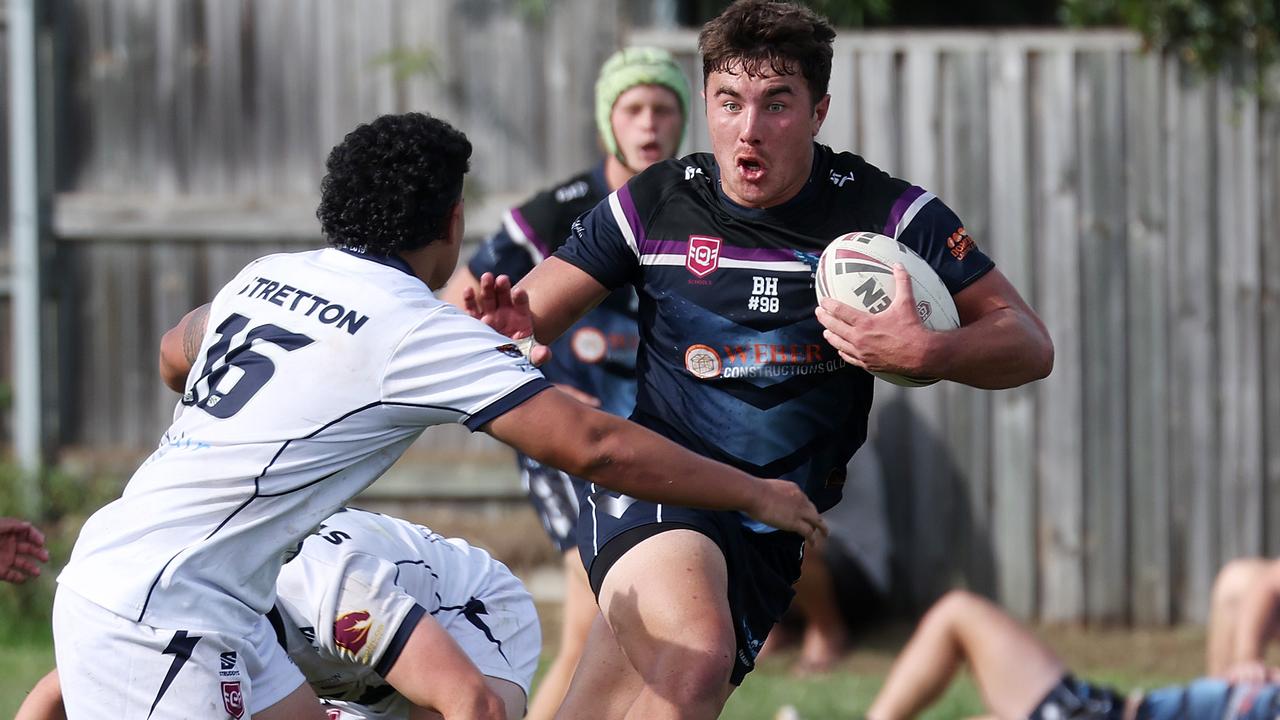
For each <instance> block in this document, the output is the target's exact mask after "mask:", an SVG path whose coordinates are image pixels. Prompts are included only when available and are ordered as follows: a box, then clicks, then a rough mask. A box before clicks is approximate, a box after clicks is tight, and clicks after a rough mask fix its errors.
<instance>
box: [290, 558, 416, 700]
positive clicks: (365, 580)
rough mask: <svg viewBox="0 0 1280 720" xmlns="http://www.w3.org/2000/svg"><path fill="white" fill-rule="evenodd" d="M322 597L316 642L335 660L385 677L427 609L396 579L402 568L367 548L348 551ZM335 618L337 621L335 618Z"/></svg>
mask: <svg viewBox="0 0 1280 720" xmlns="http://www.w3.org/2000/svg"><path fill="white" fill-rule="evenodd" d="M338 563H339V564H338V565H337V566H336V567H328V568H325V570H324V576H325V577H326V578H327V579H329V581H328V582H327V587H326V588H325V591H324V592H323V594H322V596H321V598H320V606H319V608H318V611H319V615H320V617H319V618H318V622H317V623H316V628H315V631H316V638H315V642H316V646H317V648H318V650H319V652H320V653H321V654H322V655H326V656H328V657H329V658H330V659H333V660H336V661H339V662H347V663H355V664H357V665H361V666H363V667H365V668H368V669H370V670H372V671H374V672H376V673H377V674H378V675H380V676H383V677H385V676H386V673H387V671H388V670H390V669H391V667H392V666H393V665H394V664H395V661H396V659H397V658H399V657H400V653H401V651H403V650H404V646H405V643H406V642H407V641H408V639H409V636H410V635H412V634H413V630H414V628H415V627H416V626H417V624H418V621H420V620H421V619H422V617H423V616H424V615H425V614H426V609H425V608H424V607H423V606H422V605H421V604H419V603H418V601H417V599H415V598H414V597H413V596H412V595H410V594H409V593H408V592H406V591H405V590H404V588H402V587H400V585H399V584H397V582H396V578H397V576H398V574H399V571H400V570H399V567H398V566H397V565H396V564H395V563H393V562H391V561H389V560H384V559H382V558H379V557H375V556H373V555H368V554H366V553H362V552H352V553H345V554H343V555H341V556H340V559H339V561H338ZM330 620H331V621H330Z"/></svg>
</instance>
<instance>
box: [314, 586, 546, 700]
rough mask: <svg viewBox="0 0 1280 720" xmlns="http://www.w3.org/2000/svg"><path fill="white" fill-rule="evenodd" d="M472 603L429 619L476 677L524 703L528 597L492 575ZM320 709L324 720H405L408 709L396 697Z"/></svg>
mask: <svg viewBox="0 0 1280 720" xmlns="http://www.w3.org/2000/svg"><path fill="white" fill-rule="evenodd" d="M477 599H478V600H479V602H480V605H479V606H477V605H469V606H463V607H454V608H450V607H442V608H440V610H439V611H438V612H437V613H436V614H435V615H434V617H435V619H436V621H437V622H439V623H440V625H441V626H442V627H444V629H445V631H446V632H448V633H449V636H450V637H452V638H453V639H454V641H456V642H457V643H458V645H459V646H460V647H461V648H462V651H463V652H465V653H466V654H467V657H468V658H470V659H471V662H472V663H473V664H475V666H476V668H477V669H479V670H480V673H481V674H482V675H487V676H489V677H493V678H498V679H500V680H506V681H508V682H511V683H514V684H516V685H518V686H520V688H521V689H522V690H524V694H525V698H528V697H529V686H530V684H532V682H533V674H534V672H535V671H536V670H537V669H538V656H539V654H540V653H541V652H542V630H541V628H540V626H539V625H538V611H537V609H536V608H535V607H534V604H533V598H532V596H530V595H529V591H528V590H526V589H525V587H524V585H523V584H522V583H521V582H520V580H519V579H517V578H516V577H515V576H514V575H512V574H511V573H510V572H503V573H495V574H494V576H493V582H491V583H490V584H489V585H488V586H487V587H486V588H485V589H484V591H483V592H482V593H479V597H478V598H477ZM481 607H482V608H483V610H482V611H480V609H481ZM325 706H326V708H327V710H328V713H329V720H406V719H407V718H408V717H409V711H410V710H411V708H412V705H411V703H410V702H409V701H408V700H406V699H405V697H404V696H403V695H401V694H399V693H391V694H389V695H388V696H387V697H385V698H383V699H382V700H380V701H378V702H375V703H371V704H368V705H360V704H357V703H354V702H344V701H341V700H326V701H325Z"/></svg>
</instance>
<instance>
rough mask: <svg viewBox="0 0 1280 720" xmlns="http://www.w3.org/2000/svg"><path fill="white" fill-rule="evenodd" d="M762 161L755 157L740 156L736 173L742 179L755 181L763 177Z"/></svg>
mask: <svg viewBox="0 0 1280 720" xmlns="http://www.w3.org/2000/svg"><path fill="white" fill-rule="evenodd" d="M764 173H765V167H764V163H762V162H760V161H759V160H758V159H756V158H750V157H740V158H738V174H739V175H741V176H742V179H743V180H746V181H748V182H757V181H759V180H760V179H761V178H763V177H764Z"/></svg>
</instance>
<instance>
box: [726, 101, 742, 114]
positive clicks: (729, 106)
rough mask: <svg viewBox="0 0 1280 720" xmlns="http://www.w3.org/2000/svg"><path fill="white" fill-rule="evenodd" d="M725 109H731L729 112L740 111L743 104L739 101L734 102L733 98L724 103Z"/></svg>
mask: <svg viewBox="0 0 1280 720" xmlns="http://www.w3.org/2000/svg"><path fill="white" fill-rule="evenodd" d="M724 109H725V110H727V111H729V112H738V111H739V110H741V109H742V106H741V105H739V104H738V103H736V102H733V101H732V100H730V101H726V102H725V104H724Z"/></svg>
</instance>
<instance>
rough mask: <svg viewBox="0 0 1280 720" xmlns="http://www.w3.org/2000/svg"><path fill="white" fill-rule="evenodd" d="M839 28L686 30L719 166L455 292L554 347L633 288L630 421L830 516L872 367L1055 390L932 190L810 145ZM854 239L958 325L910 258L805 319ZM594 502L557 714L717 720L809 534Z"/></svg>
mask: <svg viewBox="0 0 1280 720" xmlns="http://www.w3.org/2000/svg"><path fill="white" fill-rule="evenodd" d="M834 35H835V33H834V32H833V31H832V29H831V28H830V26H829V25H828V24H827V23H826V21H825V20H823V19H821V18H819V17H818V16H816V15H815V14H814V13H813V12H812V11H810V10H808V9H806V8H804V7H802V6H800V5H797V4H793V3H785V2H766V1H764V0H745V1H743V2H737V3H735V4H734V5H732V6H731V7H729V8H728V9H727V10H725V12H724V13H723V14H721V15H720V16H719V17H718V18H716V19H715V20H713V21H711V22H710V23H708V24H707V26H706V27H705V28H704V29H703V31H702V34H701V36H700V39H699V45H700V50H701V53H702V57H703V81H704V83H703V95H704V97H705V99H706V113H707V124H708V128H709V130H710V135H711V144H712V148H713V152H712V154H709V155H708V154H696V155H691V156H689V157H687V158H684V159H682V160H679V161H670V162H663V163H659V164H657V165H654V166H653V167H651V168H649V169H648V170H646V171H645V172H644V173H641V174H640V175H638V176H636V177H635V178H634V179H632V180H631V181H630V182H629V183H627V184H626V185H625V186H624V187H623V188H622V189H620V190H618V191H617V192H614V193H612V194H611V195H610V196H609V198H608V199H607V200H606V201H605V202H602V203H601V204H600V205H598V206H596V208H595V209H593V210H592V211H591V212H590V213H588V214H587V215H585V216H584V217H583V218H582V219H581V220H580V222H577V223H575V224H574V232H573V235H572V236H571V237H570V238H569V240H568V241H567V242H566V244H565V246H564V247H562V248H561V249H560V250H559V251H557V252H556V254H555V255H554V256H552V257H551V258H548V259H547V260H545V261H544V262H542V263H541V264H539V265H538V267H536V268H534V270H533V271H532V272H530V273H529V275H527V276H526V277H525V278H524V279H523V280H522V281H521V282H520V285H519V288H517V289H516V290H514V291H513V290H512V289H511V288H510V285H509V283H508V282H507V281H506V280H505V279H501V278H499V279H495V278H493V277H491V276H488V275H486V276H483V277H481V279H480V280H481V282H480V291H479V293H478V294H474V295H471V296H469V297H470V299H469V302H468V309H469V310H470V311H471V312H472V313H473V315H475V316H476V317H481V318H482V319H484V320H485V321H486V322H488V323H490V324H491V325H492V326H494V327H496V328H498V329H500V330H502V331H504V332H506V333H508V334H521V333H524V332H528V331H530V330H532V331H534V332H535V333H536V335H537V337H538V338H539V339H540V340H541V341H543V342H549V341H551V340H552V339H554V338H556V337H558V336H559V335H560V334H562V333H563V332H564V330H565V329H566V328H568V327H569V326H570V325H571V324H572V323H573V322H574V321H575V320H576V319H577V318H578V317H580V316H581V315H582V313H583V312H585V311H586V310H587V309H588V308H590V307H592V306H594V305H595V304H596V303H597V302H599V301H600V300H601V299H602V298H604V297H605V296H606V295H607V294H608V293H609V292H610V291H612V290H613V289H615V288H617V287H621V286H623V285H626V284H630V285H633V286H634V287H635V288H636V290H637V292H638V294H639V297H640V314H639V317H640V334H641V344H640V353H639V358H638V360H637V371H638V379H639V390H638V396H637V400H636V411H635V413H634V414H633V415H632V419H633V420H635V421H636V422H639V423H640V424H642V425H645V426H646V427H649V428H651V429H653V430H655V431H656V432H659V433H661V434H663V435H665V436H666V437H669V438H672V439H674V440H676V441H677V442H679V443H681V444H682V445H684V446H685V447H688V448H690V449H692V450H695V451H696V452H698V453H700V454H703V455H705V456H707V457H712V458H716V459H718V460H721V461H724V462H726V463H728V464H731V465H734V466H736V467H738V468H742V469H749V470H750V471H754V472H763V473H766V474H776V475H780V476H781V477H784V478H787V479H790V480H792V481H793V482H795V483H796V484H797V485H798V486H800V487H802V488H804V490H805V492H806V493H807V494H808V495H809V496H810V497H811V498H813V500H814V501H815V503H817V504H818V505H819V507H821V508H826V507H830V506H831V505H832V504H834V503H835V502H836V500H837V499H838V498H839V497H840V486H841V483H842V481H843V477H842V475H841V471H842V469H843V468H844V466H845V463H846V462H847V461H848V459H849V457H850V455H851V454H852V453H853V451H854V450H856V449H857V447H858V446H859V445H860V444H862V442H863V440H864V437H865V433H866V421H867V414H868V411H869V409H870V405H871V393H872V377H871V375H870V374H868V373H866V372H864V371H863V368H865V369H869V370H887V371H892V372H898V373H904V374H908V375H917V376H920V375H925V376H931V377H941V378H946V379H949V380H954V381H958V382H964V383H967V384H970V385H975V386H979V387H993V388H994V387H1011V386H1015V385H1019V384H1022V383H1026V382H1030V381H1032V380H1035V379H1037V378H1040V377H1043V376H1045V375H1046V374H1047V373H1048V372H1049V370H1050V367H1051V365H1052V357H1053V349H1052V343H1051V342H1050V340H1049V337H1048V335H1047V333H1046V331H1045V328H1044V326H1043V324H1042V323H1041V322H1040V320H1039V319H1038V318H1037V317H1036V315H1035V313H1034V312H1032V310H1031V309H1030V308H1029V307H1028V306H1027V305H1026V303H1025V302H1024V301H1023V300H1022V298H1021V297H1019V295H1018V293H1017V291H1016V290H1015V289H1014V288H1013V287H1012V285H1010V284H1009V282H1008V281H1007V280H1006V279H1005V278H1004V276H1003V275H1002V274H1001V273H1000V272H999V271H998V270H996V269H995V267H994V265H993V263H992V261H991V260H990V259H988V258H987V256H986V255H984V254H983V253H982V252H981V251H980V250H978V249H977V248H976V247H975V246H974V243H973V240H972V239H971V238H970V237H969V235H968V233H967V232H966V231H965V229H964V227H963V225H962V223H961V222H960V220H959V219H958V218H957V217H956V215H955V214H954V213H953V212H952V211H951V210H949V209H948V208H947V207H946V206H945V205H944V204H943V203H942V202H941V201H940V200H938V199H937V198H935V197H934V196H933V195H932V194H930V193H928V192H927V191H925V190H923V189H921V188H918V187H915V186H913V185H911V184H910V183H907V182H904V181H902V180H896V179H893V178H890V177H889V176H887V175H886V174H885V173H883V172H882V171H880V170H878V169H876V168H875V167H873V166H871V165H870V164H868V163H867V162H866V161H864V160H863V159H862V158H860V157H858V156H856V155H852V154H850V153H837V152H835V151H833V150H831V149H830V148H827V147H825V146H822V145H818V144H816V143H815V142H814V136H815V135H816V134H817V132H818V130H819V128H820V127H821V126H822V122H823V120H824V119H825V118H826V114H827V108H828V106H829V103H830V98H829V97H828V96H827V82H828V78H829V76H830V69H831V55H832V50H831V42H832V40H833V38H834ZM855 230H874V231H876V232H882V233H886V234H889V235H892V236H894V237H896V238H897V239H898V240H899V241H901V242H903V243H905V244H907V245H908V246H910V247H912V248H913V249H914V250H915V251H916V252H917V253H919V254H920V255H921V256H922V257H924V258H925V259H926V260H927V261H928V262H929V263H930V264H931V265H932V266H933V267H934V269H936V270H937V272H938V274H939V276H941V278H942V279H943V281H944V282H945V283H946V285H947V287H948V289H949V290H950V291H951V293H952V294H953V296H954V297H955V302H956V306H957V309H958V310H959V314H960V318H961V323H962V327H961V328H959V329H957V330H955V331H953V332H947V333H938V332H931V331H928V330H926V329H925V328H924V327H923V325H922V324H921V322H920V319H919V317H918V315H917V313H916V310H915V304H914V302H913V301H912V299H911V297H910V290H909V282H908V279H907V276H906V274H905V271H904V270H902V269H901V268H899V269H898V270H896V272H895V274H896V276H897V287H898V300H897V302H895V303H894V304H893V305H892V306H891V307H890V308H889V309H888V310H886V311H885V312H882V313H880V314H879V315H876V316H874V317H873V318H871V319H870V320H869V321H863V320H862V319H860V318H855V319H854V321H851V320H850V319H849V317H848V316H847V315H846V314H845V313H844V311H843V310H842V309H840V308H838V307H835V305H831V306H830V308H831V309H825V310H819V309H816V308H815V299H814V292H813V267H814V264H815V263H816V258H817V257H818V254H819V253H820V252H821V250H822V249H823V247H825V246H826V244H827V243H828V242H829V241H830V240H831V239H832V238H835V237H837V236H838V235H841V234H843V233H846V232H850V231H855ZM526 307H527V310H526V309H525V308H526ZM815 311H816V313H817V314H816V317H815ZM820 321H821V322H824V323H827V324H828V326H829V327H830V329H826V328H824V326H823V325H822V324H819V323H820ZM832 343H835V345H834V347H833V345H832ZM837 350H839V352H840V354H837ZM846 361H848V362H852V363H853V364H854V365H857V366H859V367H850V366H848V365H846ZM585 495H586V497H585V500H584V502H583V513H584V517H583V520H582V522H581V525H580V528H581V532H580V534H579V537H580V541H581V545H580V550H581V552H582V555H583V558H584V560H585V561H586V564H587V565H588V568H589V569H588V575H589V577H590V579H591V583H592V588H593V589H594V590H595V591H596V592H597V597H598V600H599V604H600V608H601V610H602V613H603V616H604V623H603V624H602V623H600V622H597V625H596V627H594V628H593V629H592V636H591V638H590V639H589V641H588V647H587V649H586V651H585V652H584V654H583V660H582V662H581V663H580V664H579V669H578V673H577V675H576V676H575V678H574V681H573V684H572V685H571V686H570V689H569V694H568V696H567V697H566V700H565V703H564V705H563V706H562V709H561V715H562V716H563V717H569V718H587V717H590V718H612V717H624V716H626V717H634V718H667V717H683V718H703V717H714V716H715V715H716V714H717V713H718V712H719V711H720V708H721V707H722V706H723V703H724V701H725V699H726V698H727V696H728V694H729V693H730V692H731V690H732V688H733V686H734V685H736V684H738V683H740V682H741V681H742V678H743V677H744V676H745V674H746V673H747V672H748V671H749V670H750V669H751V668H752V666H753V664H754V658H755V655H756V652H757V651H758V649H759V647H760V645H761V643H762V642H763V641H764V638H765V636H766V635H767V633H768V632H769V629H770V627H772V625H773V624H774V622H776V620H777V618H778V617H779V616H780V615H781V613H782V611H783V610H784V609H785V608H786V606H787V604H788V602H789V601H790V598H791V594H792V590H791V584H792V582H793V581H794V579H795V578H796V576H797V574H798V572H799V564H800V549H801V543H802V540H801V538H799V537H796V536H795V535H792V534H789V533H786V532H775V531H774V529H773V528H770V527H768V526H767V525H762V524H760V523H754V522H751V521H749V520H745V519H743V518H741V517H740V516H738V515H736V514H734V513H723V512H705V511H695V510H689V509H686V508H682V507H677V506H674V505H670V504H662V505H658V504H653V503H648V502H644V501H640V500H637V499H636V498H634V497H631V496H629V495H627V494H625V492H623V493H618V492H612V491H609V490H606V489H603V488H599V487H596V486H592V487H590V488H589V490H588V491H587V492H586V494H585Z"/></svg>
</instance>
